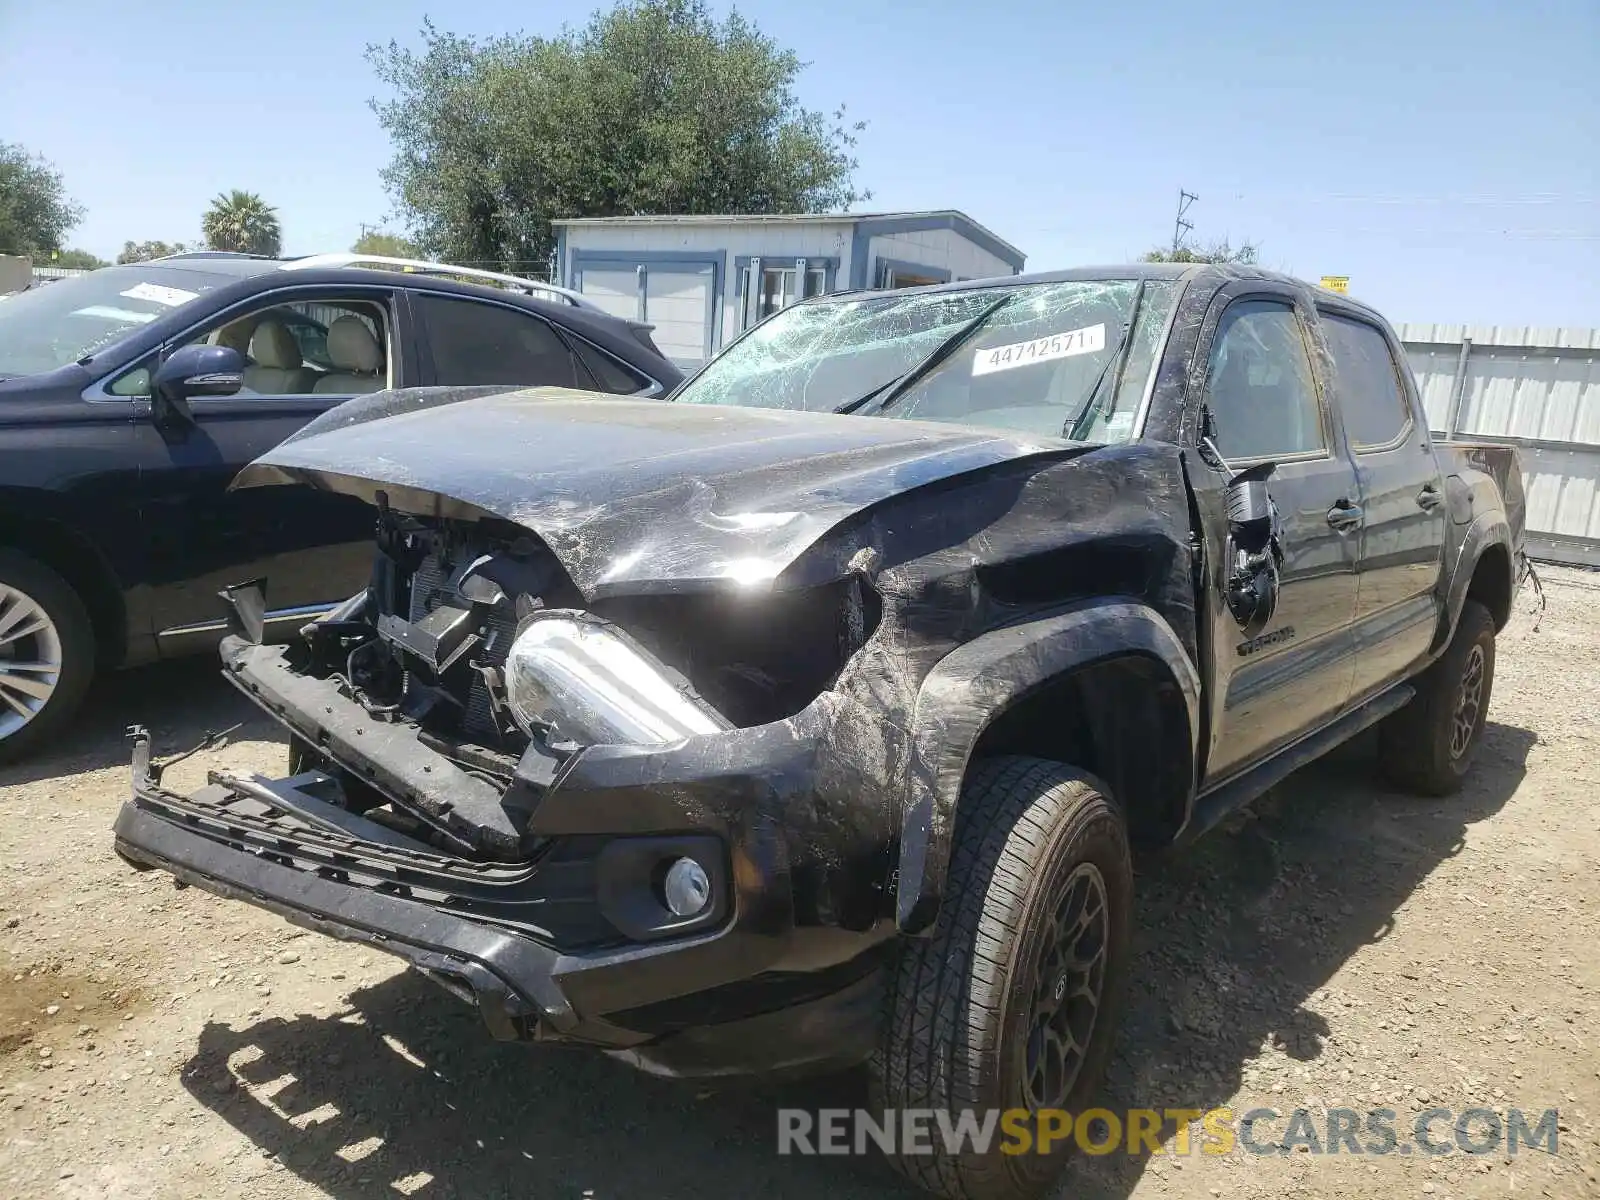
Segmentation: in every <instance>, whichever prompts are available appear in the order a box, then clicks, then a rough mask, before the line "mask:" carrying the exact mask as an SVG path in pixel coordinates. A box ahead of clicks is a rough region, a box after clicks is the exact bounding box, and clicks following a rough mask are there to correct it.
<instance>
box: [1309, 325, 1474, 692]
mask: <svg viewBox="0 0 1600 1200" xmlns="http://www.w3.org/2000/svg"><path fill="white" fill-rule="evenodd" d="M1318 321H1319V324H1320V326H1321V329H1322V335H1323V338H1324V340H1325V341H1326V342H1327V346H1328V353H1329V357H1330V358H1331V359H1332V361H1333V389H1334V395H1335V397H1336V399H1337V401H1338V403H1337V405H1336V409H1337V411H1338V412H1339V414H1340V418H1341V420H1342V421H1343V423H1344V429H1345V439H1346V441H1347V442H1348V443H1349V446H1350V450H1351V454H1352V457H1353V458H1354V461H1355V468H1356V476H1357V481H1358V485H1359V487H1360V492H1361V508H1362V513H1363V517H1362V523H1361V530H1360V534H1359V539H1360V540H1359V544H1358V556H1357V563H1356V580H1357V583H1356V608H1355V619H1354V625H1353V628H1352V636H1351V649H1352V651H1353V653H1352V665H1353V675H1352V683H1351V696H1352V698H1353V699H1364V698H1365V697H1366V696H1368V695H1370V694H1372V693H1375V692H1378V691H1381V690H1382V689H1383V688H1384V687H1386V686H1387V685H1389V684H1391V683H1393V682H1394V681H1395V680H1397V679H1400V678H1403V677H1404V676H1405V675H1406V674H1407V673H1408V672H1409V671H1410V670H1411V668H1412V667H1414V666H1415V665H1416V664H1417V663H1418V662H1419V661H1421V659H1422V658H1423V657H1424V655H1426V654H1427V651H1428V645H1429V643H1430V642H1431V641H1432V640H1433V635H1434V631H1435V630H1436V629H1437V628H1438V623H1439V608H1440V603H1441V597H1440V596H1439V595H1438V593H1437V587H1438V583H1439V579H1440V575H1441V572H1442V569H1443V554H1444V538H1445V497H1444V482H1443V480H1442V478H1441V476H1440V473H1439V468H1438V465H1437V464H1436V463H1435V461H1434V457H1433V445H1432V443H1431V442H1430V441H1429V439H1428V424H1427V419H1426V417H1425V416H1424V415H1423V413H1422V407H1421V404H1420V402H1419V400H1418V398H1417V396H1416V393H1415V385H1414V384H1412V382H1411V380H1410V378H1409V377H1410V372H1409V371H1407V370H1405V369H1404V368H1403V367H1402V365H1401V364H1403V363H1404V361H1405V360H1404V359H1403V358H1401V357H1400V356H1399V352H1398V348H1397V347H1396V346H1395V345H1394V344H1393V340H1392V338H1391V337H1390V336H1389V335H1387V334H1386V333H1385V332H1384V331H1383V330H1382V329H1381V328H1379V326H1378V325H1376V324H1374V323H1373V322H1371V321H1370V320H1367V319H1366V318H1365V317H1364V316H1362V315H1361V314H1360V313H1359V312H1358V311H1356V310H1351V311H1348V312H1346V311H1338V310H1337V309H1336V308H1335V307H1334V306H1333V305H1332V304H1319V305H1318Z"/></svg>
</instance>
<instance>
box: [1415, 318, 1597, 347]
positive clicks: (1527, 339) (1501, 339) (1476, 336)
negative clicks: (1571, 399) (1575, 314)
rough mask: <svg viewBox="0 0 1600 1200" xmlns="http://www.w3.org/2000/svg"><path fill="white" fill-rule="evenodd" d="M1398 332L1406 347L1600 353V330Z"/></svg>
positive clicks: (1421, 328)
mask: <svg viewBox="0 0 1600 1200" xmlns="http://www.w3.org/2000/svg"><path fill="white" fill-rule="evenodd" d="M1395 332H1396V333H1398V334H1399V335H1400V340H1401V341H1402V342H1406V343H1408V344H1409V343H1418V342H1436V343H1454V344H1455V345H1458V346H1459V345H1460V344H1461V339H1462V338H1464V337H1466V338H1471V339H1472V344H1473V345H1474V346H1545V347H1550V348H1552V349H1573V350H1600V329H1568V328H1562V329H1552V328H1546V327H1542V326H1536V325H1427V324H1406V325H1399V326H1396V328H1395Z"/></svg>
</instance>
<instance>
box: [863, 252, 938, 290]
mask: <svg viewBox="0 0 1600 1200" xmlns="http://www.w3.org/2000/svg"><path fill="white" fill-rule="evenodd" d="M885 269H888V270H891V271H899V272H902V273H904V274H906V275H925V276H926V277H927V278H929V279H932V280H936V281H937V282H939V283H949V282H950V272H949V271H948V270H946V269H945V268H944V267H925V266H923V265H922V264H921V263H914V262H906V261H905V260H904V259H899V258H880V259H878V260H877V264H876V267H875V269H874V271H873V273H872V286H873V287H875V288H881V287H883V286H884V282H883V272H884V270H885Z"/></svg>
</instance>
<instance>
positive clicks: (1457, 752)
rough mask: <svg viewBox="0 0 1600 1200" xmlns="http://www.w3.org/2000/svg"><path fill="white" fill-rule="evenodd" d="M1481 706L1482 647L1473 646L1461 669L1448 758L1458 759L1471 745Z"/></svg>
mask: <svg viewBox="0 0 1600 1200" xmlns="http://www.w3.org/2000/svg"><path fill="white" fill-rule="evenodd" d="M1482 705H1483V647H1482V646H1478V645H1474V646H1473V647H1472V650H1471V652H1470V653H1469V654H1468V655H1467V665H1466V666H1465V667H1463V668H1462V669H1461V691H1460V692H1459V693H1457V695H1456V711H1455V719H1454V721H1453V722H1452V724H1451V726H1450V757H1451V758H1460V757H1461V756H1462V755H1463V754H1465V753H1466V752H1467V747H1468V746H1470V745H1472V736H1473V734H1474V733H1476V732H1477V728H1478V710H1479V709H1480V708H1481V707H1482Z"/></svg>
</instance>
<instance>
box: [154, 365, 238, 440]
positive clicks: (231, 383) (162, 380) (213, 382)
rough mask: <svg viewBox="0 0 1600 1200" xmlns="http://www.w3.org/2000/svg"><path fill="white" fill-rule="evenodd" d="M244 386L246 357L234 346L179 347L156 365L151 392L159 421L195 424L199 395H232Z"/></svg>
mask: <svg viewBox="0 0 1600 1200" xmlns="http://www.w3.org/2000/svg"><path fill="white" fill-rule="evenodd" d="M243 386H244V359H243V358H241V357H240V356H239V352H238V351H237V350H235V349H233V348H232V347H230V346H179V347H178V348H177V349H176V350H174V351H173V352H172V353H171V354H169V355H168V356H167V359H166V361H165V362H163V363H162V364H161V365H160V366H159V367H157V368H156V373H155V378H154V379H152V380H151V386H150V394H151V399H152V401H153V402H154V412H155V414H156V419H157V421H158V422H163V421H165V422H170V421H173V420H178V421H181V422H183V423H186V424H187V423H192V422H193V420H194V417H193V415H192V414H191V413H190V412H189V401H190V400H191V399H193V398H194V397H196V396H232V395H234V394H235V393H236V392H238V391H239V389H240V388H242V387H243Z"/></svg>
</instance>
